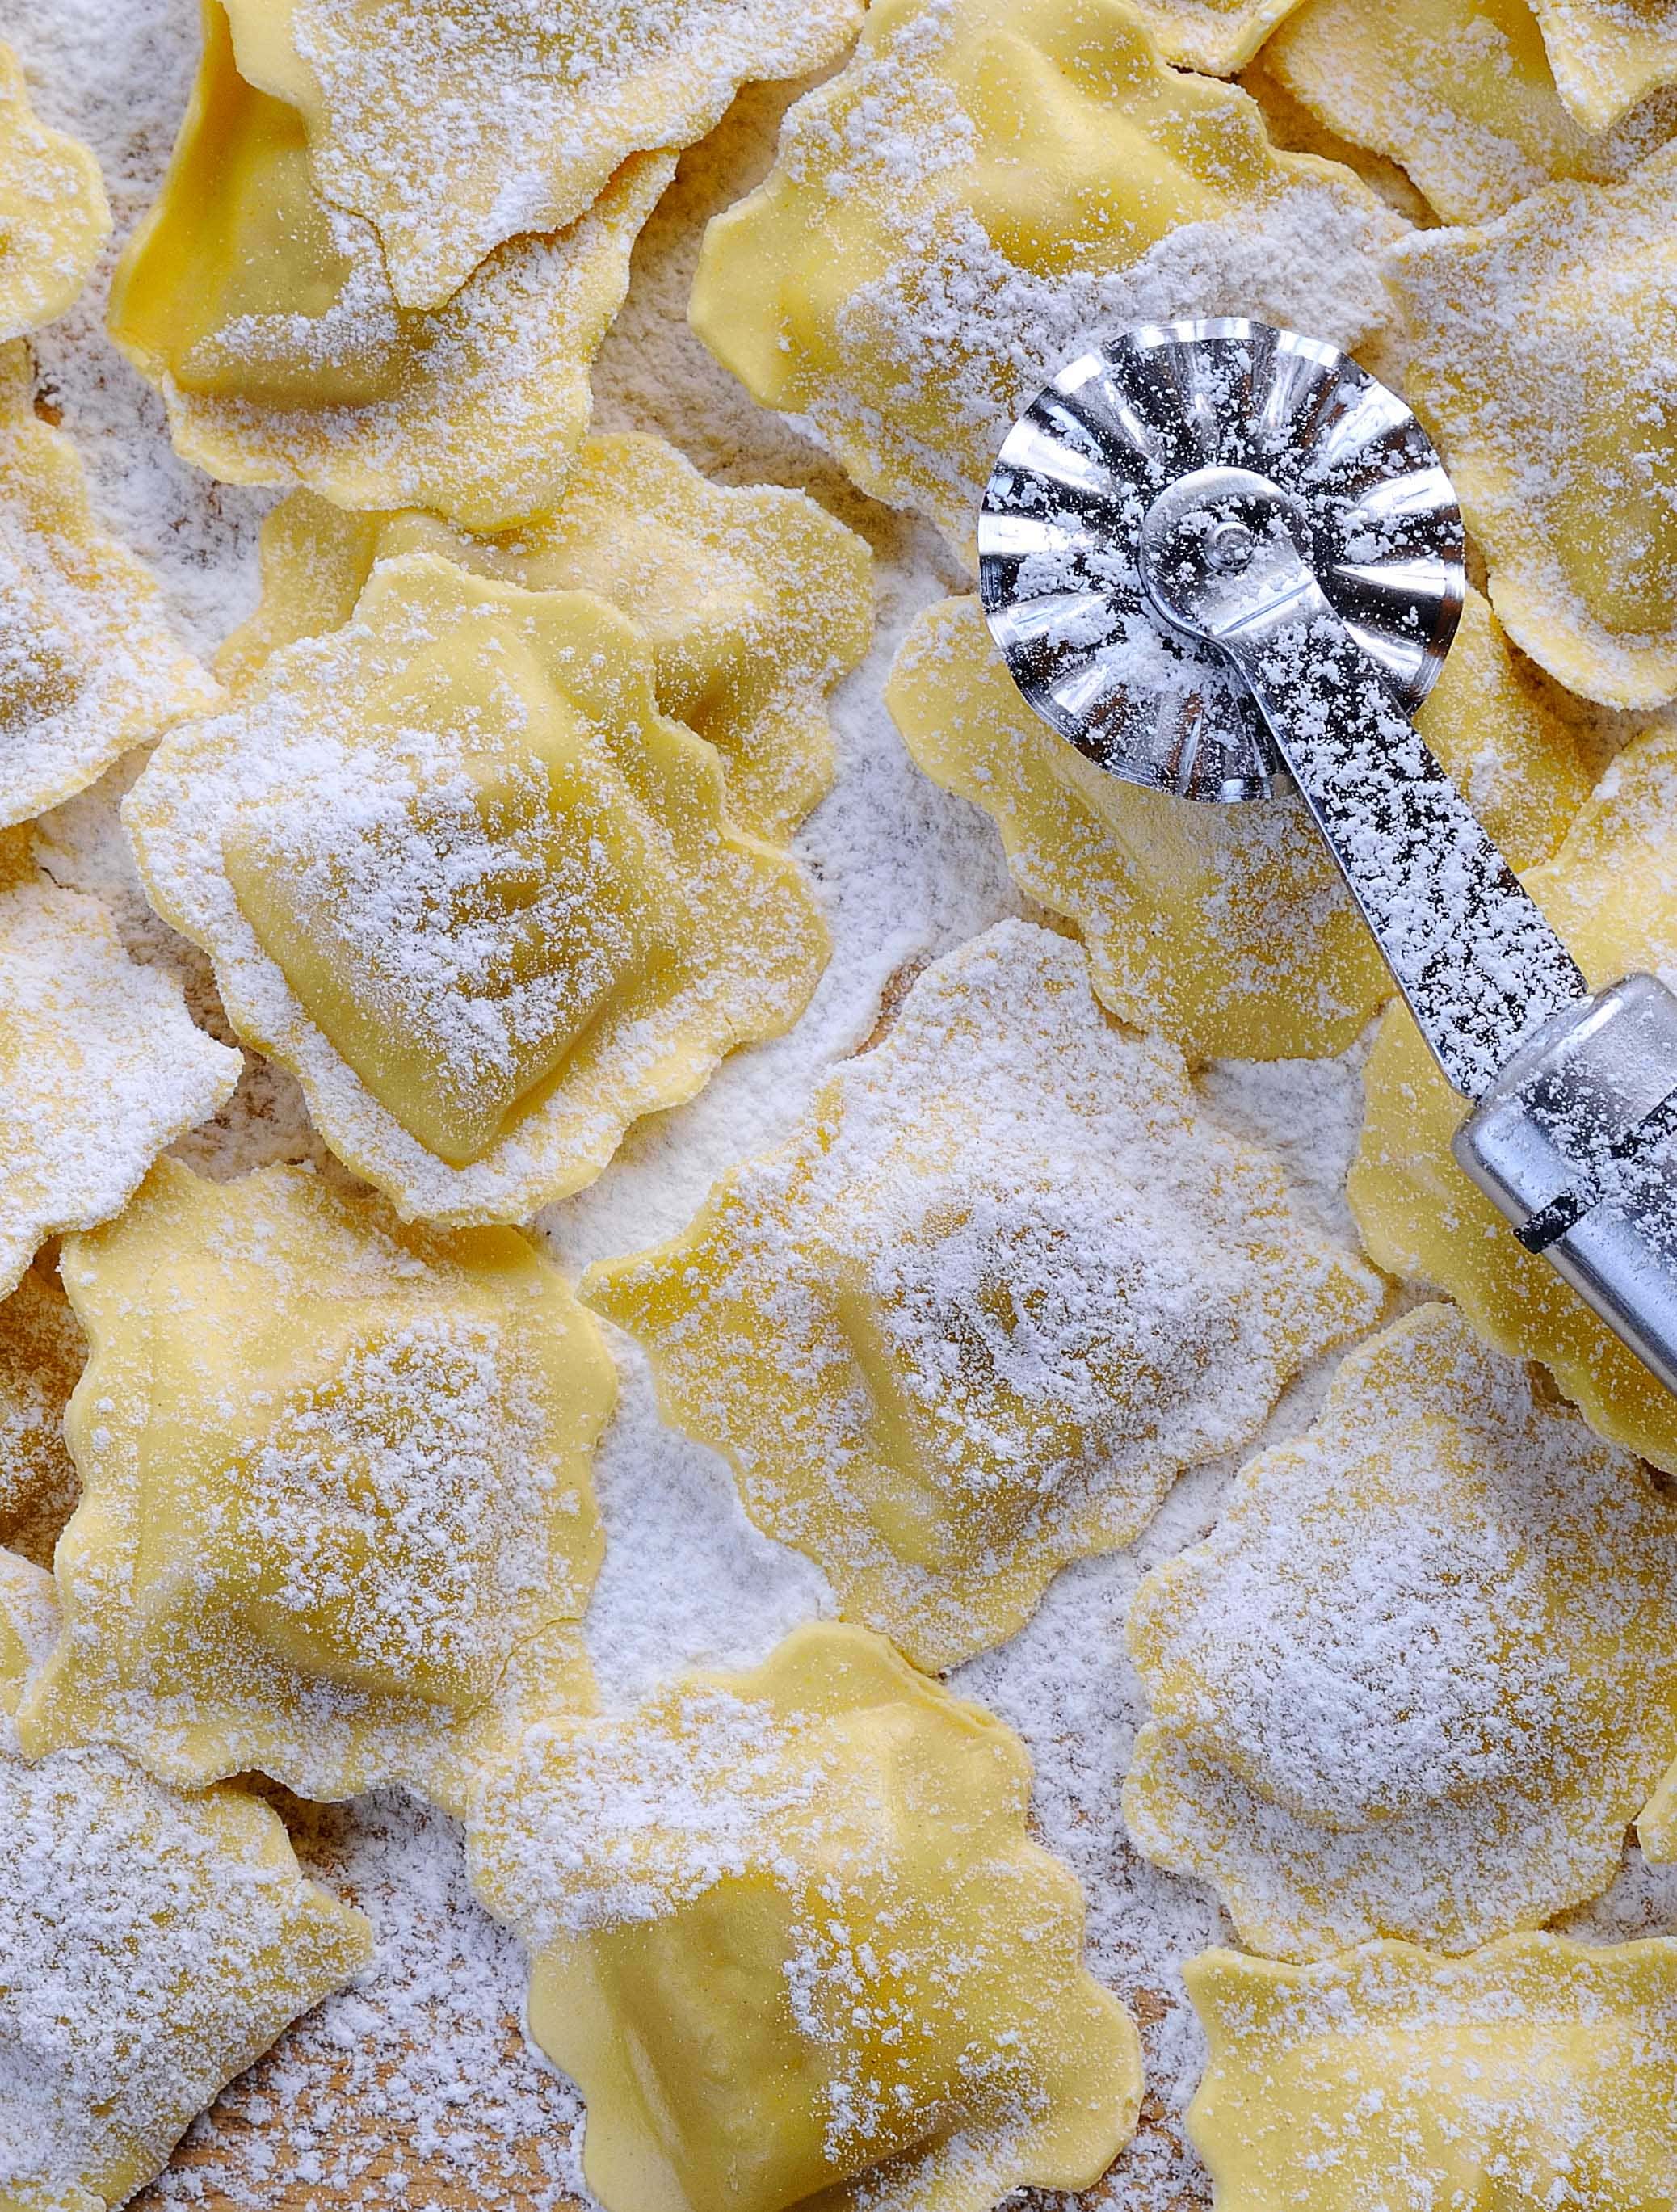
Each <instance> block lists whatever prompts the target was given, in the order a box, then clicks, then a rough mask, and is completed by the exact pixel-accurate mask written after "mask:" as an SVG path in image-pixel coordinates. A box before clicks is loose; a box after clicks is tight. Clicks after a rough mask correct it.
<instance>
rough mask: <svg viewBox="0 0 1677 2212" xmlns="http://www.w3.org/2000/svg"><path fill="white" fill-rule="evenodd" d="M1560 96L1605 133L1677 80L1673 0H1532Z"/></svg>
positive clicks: (1589, 124) (1588, 126)
mask: <svg viewBox="0 0 1677 2212" xmlns="http://www.w3.org/2000/svg"><path fill="white" fill-rule="evenodd" d="M1533 5H1534V7H1535V9H1536V10H1537V20H1538V21H1539V22H1540V23H1541V25H1542V26H1543V41H1544V44H1545V45H1546V46H1547V48H1548V50H1549V59H1550V62H1551V63H1552V65H1553V68H1554V72H1555V82H1556V83H1557V84H1558V85H1559V88H1560V96H1561V98H1562V99H1563V100H1565V102H1566V105H1567V106H1569V107H1570V108H1571V111H1572V112H1573V114H1574V115H1576V116H1577V118H1578V120H1579V122H1580V123H1582V124H1583V125H1584V127H1585V129H1586V130H1589V131H1606V130H1607V129H1609V128H1610V127H1611V125H1613V124H1615V123H1617V122H1618V121H1619V118H1620V117H1621V116H1623V115H1625V113H1627V112H1629V110H1630V109H1631V107H1632V106H1635V104H1636V102H1637V101H1638V100H1641V99H1642V98H1644V95H1645V94H1648V93H1650V92H1652V91H1655V90H1656V89H1657V88H1660V87H1662V86H1664V85H1669V84H1677V9H1674V8H1673V7H1672V4H1671V0H1533Z"/></svg>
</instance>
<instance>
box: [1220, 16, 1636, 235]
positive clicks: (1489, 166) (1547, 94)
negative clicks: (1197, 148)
mask: <svg viewBox="0 0 1677 2212" xmlns="http://www.w3.org/2000/svg"><path fill="white" fill-rule="evenodd" d="M1261 70H1262V74H1263V76H1264V77H1265V78H1266V79H1267V81H1268V82H1274V83H1279V85H1280V86H1281V87H1282V88H1284V89H1285V91H1286V92H1288V93H1290V94H1291V95H1292V97H1293V98H1294V99H1296V100H1298V101H1300V102H1301V103H1302V104H1303V106H1304V107H1305V108H1306V109H1307V110H1308V111H1309V113H1310V114H1311V115H1313V116H1314V117H1315V118H1316V120H1317V121H1318V122H1320V123H1322V124H1323V125H1326V126H1327V128H1328V130H1329V131H1334V132H1337V133H1338V134H1339V135H1340V137H1344V138H1346V139H1348V140H1350V141H1351V142H1352V143H1353V144H1355V145H1357V146H1363V147H1368V148H1370V149H1373V150H1374V151H1375V152H1376V153H1379V154H1384V155H1388V157H1389V158H1390V159H1391V160H1392V161H1396V162H1398V163H1400V164H1401V167H1403V168H1404V169H1405V170H1406V171H1407V173H1408V174H1409V175H1410V176H1411V177H1412V178H1413V179H1414V181H1415V183H1416V184H1417V185H1419V187H1420V189H1421V191H1423V192H1425V195H1426V197H1427V198H1428V199H1429V200H1430V201H1431V204H1432V205H1433V207H1434V208H1436V209H1437V211H1438V213H1439V215H1440V216H1443V219H1444V221H1445V222H1488V221H1490V219H1491V218H1492V216H1498V215H1501V214H1503V213H1504V212H1505V211H1506V210H1508V209H1509V208H1511V207H1512V206H1513V205H1514V204H1515V203H1516V200H1521V199H1523V198H1524V197H1525V196H1526V195H1527V193H1528V192H1533V191H1536V190H1537V189H1538V188H1539V186H1540V185H1546V184H1549V183H1552V181H1553V180H1554V179H1557V178H1561V177H1571V178H1577V179H1593V180H1595V181H1596V182H1599V183H1603V184H1608V183H1613V182H1617V181H1619V180H1620V179H1623V178H1625V177H1627V176H1628V175H1629V174H1630V173H1631V170H1632V169H1633V168H1634V167H1636V165H1637V163H1638V161H1644V160H1645V159H1646V157H1647V156H1648V155H1650V153H1651V152H1652V151H1653V150H1654V149H1655V148H1656V146H1661V145H1663V144H1664V143H1665V142H1666V140H1667V139H1668V138H1669V137H1671V136H1672V134H1673V132H1674V131H1677V95H1674V94H1672V93H1671V92H1669V91H1666V92H1659V93H1653V94H1650V96H1649V98H1648V99H1647V100H1645V101H1644V103H1643V104H1642V105H1640V106H1638V107H1637V108H1636V109H1635V110H1634V111H1632V112H1629V113H1626V114H1625V116H1624V118H1622V120H1621V121H1619V122H1618V123H1617V125H1616V126H1615V127H1614V128H1613V130H1611V131H1603V130H1599V129H1596V128H1593V127H1591V126H1589V125H1586V124H1584V123H1583V122H1581V121H1579V120H1578V119H1577V118H1576V117H1575V116H1574V115H1573V114H1572V113H1571V111H1570V110H1569V108H1568V107H1567V106H1566V104H1565V101H1564V100H1562V98H1561V95H1560V94H1559V90H1558V89H1557V88H1556V84H1555V80H1554V76H1553V73H1552V70H1551V68H1550V62H1549V56H1548V53H1547V52H1546V49H1545V46H1544V43H1543V33H1542V31H1541V29H1540V26H1539V23H1538V20H1537V17H1536V15H1534V13H1533V12H1532V9H1531V8H1530V7H1529V6H1528V4H1527V0H1406V4H1405V5H1404V6H1403V7H1402V8H1401V9H1394V8H1393V7H1392V6H1391V5H1389V0H1306V4H1305V5H1304V6H1303V8H1301V9H1299V10H1298V12H1297V14H1296V15H1292V16H1291V18H1290V19H1289V20H1288V21H1286V22H1285V24H1283V25H1282V27H1281V28H1280V29H1279V31H1278V32H1277V33H1276V34H1275V36H1274V37H1273V39H1272V40H1270V41H1269V42H1268V44H1267V46H1265V48H1264V50H1263V57H1262V63H1261ZM1674 74H1677V72H1674Z"/></svg>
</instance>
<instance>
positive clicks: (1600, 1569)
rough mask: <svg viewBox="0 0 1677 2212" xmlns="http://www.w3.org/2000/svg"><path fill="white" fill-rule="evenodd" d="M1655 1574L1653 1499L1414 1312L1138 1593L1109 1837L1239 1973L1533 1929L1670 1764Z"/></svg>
mask: <svg viewBox="0 0 1677 2212" xmlns="http://www.w3.org/2000/svg"><path fill="white" fill-rule="evenodd" d="M1674 1576H1677V1503H1674V1501H1673V1500H1672V1499H1670V1498H1668V1497H1667V1496H1665V1495H1663V1494H1662V1492H1659V1491H1657V1490H1656V1488H1655V1487H1654V1485H1653V1483H1652V1481H1651V1480H1650V1477H1649V1476H1648V1474H1647V1473H1646V1472H1645V1470H1644V1469H1643V1468H1641V1467H1640V1466H1639V1465H1638V1462H1636V1460H1634V1459H1633V1458H1632V1457H1631V1455H1630V1454H1629V1453H1628V1452H1625V1451H1620V1450H1619V1449H1616V1448H1615V1447H1613V1445H1611V1444H1605V1443H1601V1441H1600V1439H1599V1438H1597V1437H1595V1436H1593V1435H1592V1434H1591V1433H1590V1431H1589V1429H1588V1428H1587V1427H1586V1426H1585V1425H1584V1423H1583V1421H1582V1420H1580V1419H1578V1417H1577V1414H1576V1413H1573V1412H1572V1411H1571V1408H1570V1407H1559V1406H1555V1405H1553V1404H1551V1403H1549V1402H1546V1401H1544V1400H1542V1399H1540V1398H1537V1397H1534V1395H1533V1392H1532V1388H1531V1383H1530V1379H1529V1375H1528V1370H1527V1369H1526V1368H1525V1367H1524V1366H1523V1365H1522V1364H1518V1363H1516V1362H1515V1361H1512V1360H1509V1359H1505V1358H1502V1357H1501V1356H1500V1355H1499V1354H1498V1353H1496V1352H1489V1351H1487V1350H1486V1348H1485V1347H1484V1346H1482V1345H1481V1344H1480V1342H1479V1340H1478V1339H1477V1338H1476V1337H1475V1336H1474V1334H1473V1330H1472V1329H1471V1328H1470V1327H1469V1325H1468V1323H1467V1321H1466V1320H1465V1319H1464V1318H1463V1317H1462V1316H1461V1314H1460V1313H1458V1312H1457V1311H1456V1310H1455V1308H1454V1307H1450V1306H1442V1305H1432V1306H1423V1307H1421V1308H1420V1309H1419V1310H1418V1311H1417V1312H1414V1313H1412V1314H1409V1315H1407V1316H1406V1317H1405V1318H1404V1319H1403V1320H1402V1321H1401V1322H1398V1323H1396V1325H1395V1326H1394V1327H1393V1328H1389V1329H1388V1330H1387V1331H1386V1332H1385V1334H1383V1335H1382V1336H1379V1337H1376V1339H1375V1340H1373V1342H1372V1343H1370V1344H1366V1345H1363V1346H1358V1349H1357V1350H1356V1351H1354V1352H1352V1353H1351V1354H1350V1355H1349V1356H1348V1357H1347V1358H1346V1361H1345V1362H1344V1364H1343V1365H1342V1366H1341V1367H1340V1370H1339V1372H1338V1374H1337V1375H1336V1376H1335V1377H1334V1387H1333V1390H1332V1392H1331V1394H1330V1395H1329V1397H1328V1404H1327V1407H1326V1408H1325V1410H1324V1411H1323V1413H1322V1416H1321V1418H1320V1419H1318V1420H1317V1422H1316V1423H1315V1426H1314V1427H1313V1428H1311V1429H1310V1430H1309V1431H1307V1433H1306V1434H1305V1435H1304V1436H1303V1437H1301V1438H1300V1439H1299V1440H1298V1441H1297V1443H1290V1444H1284V1445H1280V1446H1278V1447H1277V1448H1275V1449H1273V1450H1270V1451H1267V1452H1265V1453H1263V1454H1261V1455H1260V1456H1259V1457H1258V1458H1257V1459H1255V1460H1254V1461H1252V1462H1250V1464H1249V1466H1248V1467H1247V1468H1245V1469H1244V1470H1243V1473H1242V1474H1241V1475H1240V1478H1239V1480H1238V1481H1237V1482H1236V1486H1235V1488H1234V1491H1233V1492H1232V1494H1231V1495H1230V1499H1229V1502H1228V1504H1226V1505H1225V1507H1224V1512H1223V1516H1222V1518H1221V1520H1220V1521H1219V1522H1218V1525H1217V1528H1216V1529H1215V1530H1214V1532H1213V1533H1212V1535H1211V1537H1210V1538H1209V1539H1208V1540H1207V1541H1206V1542H1204V1543H1201V1544H1198V1545H1195V1546H1194V1547H1191V1548H1190V1549H1189V1550H1188V1551H1186V1552H1183V1553H1179V1554H1178V1556H1177V1557H1176V1558H1175V1559H1170V1560H1168V1561H1166V1563H1165V1564H1164V1565H1163V1566H1159V1567H1156V1568H1154V1569H1153V1571H1152V1572H1151V1574H1150V1575H1149V1576H1148V1577H1146V1579H1145V1581H1144V1582H1143V1583H1142V1585H1141V1588H1140V1589H1139V1592H1138V1594H1137V1596H1136V1599H1135V1601H1134V1604H1133V1607H1132V1608H1131V1612H1130V1619H1129V1630H1128V1634H1129V1644H1130V1650H1131V1654H1132V1656H1133V1658H1134V1661H1135V1663H1136V1666H1137V1668H1138V1670H1139V1674H1140V1676H1141V1680H1142V1684H1143V1686H1144V1687H1145V1691H1146V1693H1147V1697H1148V1699H1149V1701H1150V1703H1151V1707H1152V1711H1153V1716H1154V1717H1153V1718H1152V1719H1151V1721H1150V1722H1149V1723H1148V1724H1147V1725H1146V1727H1145V1728H1144V1729H1143V1730H1142V1732H1141V1735H1140V1736H1139V1740H1138V1741H1137V1743H1136V1747H1135V1753H1134V1757H1133V1761H1132V1763H1131V1767H1130V1772H1129V1777H1128V1779H1127V1782H1126V1784H1125V1787H1124V1815H1125V1820H1126V1823H1127V1826H1128V1829H1129V1832H1130V1834H1131V1836H1132V1837H1133V1839H1134V1840H1135V1842H1136V1843H1137V1844H1139V1846H1140V1848H1141V1849H1142V1850H1144V1851H1145V1852H1146V1853H1147V1855H1148V1857H1151V1858H1152V1859H1154V1860H1156V1861H1157V1863H1159V1864H1161V1865H1163V1866H1165V1867H1168V1868H1170V1869H1171V1870H1172V1871H1173V1872H1175V1873H1177V1874H1188V1875H1199V1876H1200V1877H1201V1878H1202V1879H1205V1880H1207V1881H1211V1882H1212V1883H1213V1884H1214V1885H1215V1887H1216V1888H1217V1890H1218V1893H1219V1894H1220V1896H1221V1897H1222V1898H1223V1900H1224V1904H1225V1905H1227V1907H1228V1909H1229V1911H1230V1914H1231V1915H1232V1916H1233V1918H1234V1922H1235V1926H1236V1929H1237V1930H1238V1932H1239V1934H1240V1936H1241V1939H1242V1941H1243V1942H1246V1943H1249V1944H1250V1945H1251V1946H1252V1947H1253V1948H1255V1949H1256V1950H1260V1951H1269V1952H1277V1953H1280V1954H1283V1955H1284V1956H1286V1957H1290V1958H1322V1957H1326V1956H1328V1954H1331V1953H1333V1952H1335V1951H1339V1950H1342V1949H1345V1948H1348V1947H1349V1946H1350V1945H1352V1944H1353V1943H1358V1942H1364V1940H1365V1939H1367V1938H1368V1937H1370V1936H1407V1937H1409V1938H1412V1939H1413V1940H1414V1941H1416V1942H1425V1943H1428V1944H1431V1945H1433V1946H1435V1947H1437V1948H1443V1949H1445V1950H1450V1951H1460V1950H1467V1949H1468V1948H1471V1947H1472V1946H1473V1945H1475V1944H1478V1943H1483V1942H1487V1941H1488V1940H1489V1939H1490V1938H1491V1937H1492V1936H1500V1935H1503V1934H1505V1933H1507V1932H1508V1931H1509V1930H1510V1929H1515V1928H1522V1927H1535V1926H1537V1925H1538V1924H1539V1923H1540V1922H1542V1921H1545V1920H1547V1919H1549V1918H1551V1917H1552V1916H1553V1915H1554V1914H1555V1913H1557V1912H1559V1911H1562V1910H1564V1909H1565V1907H1566V1906H1568V1905H1575V1904H1577V1903H1580V1902H1581V1901H1582V1900H1583V1899H1586V1898H1589V1897H1593V1896H1595V1895H1596V1894H1597V1893H1599V1892H1600V1891H1601V1890H1604V1889H1605V1888H1607V1886H1608V1884H1609V1883H1610V1882H1611V1881H1612V1880H1613V1876H1614V1875H1616V1874H1617V1872H1618V1870H1619V1857H1620V1852H1621V1849H1622V1845H1623V1842H1624V1834H1625V1825H1626V1823H1627V1822H1628V1821H1630V1820H1634V1819H1635V1817H1636V1815H1637V1814H1638V1810H1639V1809H1640V1808H1641V1807H1642V1806H1643V1804H1644V1802H1645V1801H1646V1799H1647V1797H1648V1795H1649V1792H1650V1790H1652V1789H1653V1788H1654V1786H1655V1784H1656V1783H1657V1782H1658V1781H1659V1779H1660V1778H1661V1776H1662V1774H1663V1772H1664V1771H1665V1770H1666V1768H1667V1766H1668V1764H1669V1763H1670V1762H1671V1760H1672V1759H1674V1758H1677V1650H1674V1648H1673V1644H1672V1638H1671V1634H1670V1617H1671V1616H1670V1590H1671V1585H1672V1583H1673V1579H1674Z"/></svg>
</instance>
